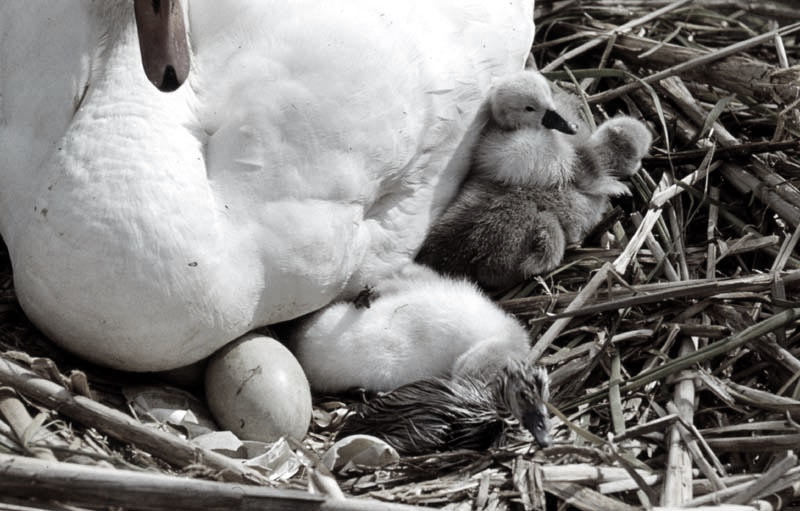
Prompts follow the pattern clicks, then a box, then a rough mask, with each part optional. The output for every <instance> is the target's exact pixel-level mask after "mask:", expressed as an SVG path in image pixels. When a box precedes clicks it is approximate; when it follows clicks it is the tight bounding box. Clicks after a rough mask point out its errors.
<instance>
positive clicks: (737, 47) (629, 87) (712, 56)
mask: <svg viewBox="0 0 800 511" xmlns="http://www.w3.org/2000/svg"><path fill="white" fill-rule="evenodd" d="M797 30H800V23H794V24H792V25H788V26H786V27H783V28H781V29H779V30H774V31H771V32H767V33H765V34H760V35H757V36H755V37H751V38H750V39H746V40H744V41H740V42H738V43H734V44H731V45H730V46H726V47H725V48H720V49H719V50H716V51H713V52H709V53H705V54H702V55H700V56H698V57H695V58H693V59H691V60H688V61H684V62H681V63H680V64H676V65H674V66H672V67H669V68H667V69H664V70H662V71H659V72H657V73H653V74H652V75H649V76H647V77H645V78H642V79H641V80H637V81H635V82H631V83H628V84H625V85H623V86H621V87H617V88H616V89H612V90H609V91H605V92H601V93H599V94H595V95H594V96H590V97H589V98H588V100H587V101H589V103H592V104H594V103H604V102H606V101H609V100H611V99H614V98H618V97H620V96H622V95H623V94H627V93H628V92H631V91H633V90H636V89H638V88H640V87H642V86H643V85H645V84H652V83H655V82H658V81H659V80H663V79H664V78H667V77H670V76H674V75H678V74H680V73H682V72H685V71H687V70H689V69H693V68H697V67H701V66H705V65H708V64H710V63H712V62H715V61H717V60H720V59H723V58H725V57H728V56H730V55H735V54H736V53H739V52H741V51H743V50H746V49H748V48H751V47H753V46H757V45H759V44H762V43H764V42H766V41H769V40H771V39H772V38H774V37H775V36H776V35H789V34H791V33H793V32H796V31H797Z"/></svg>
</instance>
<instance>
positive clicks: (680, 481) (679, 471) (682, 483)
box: [661, 338, 696, 506]
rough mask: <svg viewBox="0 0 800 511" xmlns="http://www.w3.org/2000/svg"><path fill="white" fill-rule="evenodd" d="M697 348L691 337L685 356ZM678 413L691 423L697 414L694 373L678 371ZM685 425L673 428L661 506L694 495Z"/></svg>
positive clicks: (682, 352) (686, 342) (682, 353)
mask: <svg viewBox="0 0 800 511" xmlns="http://www.w3.org/2000/svg"><path fill="white" fill-rule="evenodd" d="M695 352H696V351H695V347H694V345H693V344H692V341H691V340H690V339H688V338H686V339H684V340H683V344H682V346H681V350H680V356H681V357H688V356H690V355H691V354H692V353H695ZM673 399H674V400H675V403H676V408H677V412H678V415H679V416H680V417H681V419H682V420H683V421H684V422H686V423H687V424H691V423H692V417H693V416H694V381H693V379H692V378H691V374H688V373H686V372H685V371H682V372H681V373H678V381H677V383H676V384H675V391H674V398H673ZM681 427H682V426H681V424H680V423H679V422H675V423H674V424H672V426H671V427H670V430H669V436H668V438H669V444H668V458H667V472H666V474H665V475H664V488H663V491H662V492H661V505H663V506H680V505H682V504H683V503H684V502H686V501H687V500H689V499H691V498H692V456H691V455H690V453H689V450H688V449H687V447H686V445H685V444H684V443H683V442H682V438H681V430H680V428H681Z"/></svg>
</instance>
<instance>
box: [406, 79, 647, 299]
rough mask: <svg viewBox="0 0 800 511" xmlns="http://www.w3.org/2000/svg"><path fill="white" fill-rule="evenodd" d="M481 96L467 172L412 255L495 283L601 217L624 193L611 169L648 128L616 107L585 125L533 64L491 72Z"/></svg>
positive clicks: (544, 264) (506, 282) (526, 273)
mask: <svg viewBox="0 0 800 511" xmlns="http://www.w3.org/2000/svg"><path fill="white" fill-rule="evenodd" d="M486 101H487V102H488V103H489V111H490V112H491V116H490V119H489V120H488V122H487V124H486V126H485V127H484V128H483V130H482V132H481V134H480V137H479V140H478V142H477V143H476V145H475V147H474V148H473V151H472V163H471V167H470V171H469V174H468V175H467V178H466V180H465V182H464V183H463V184H462V187H461V190H460V192H459V194H458V195H457V196H456V198H455V199H454V201H453V202H452V203H451V204H450V205H449V206H448V208H447V209H446V210H445V212H444V213H443V214H442V216H441V217H440V218H439V219H438V220H437V221H436V222H435V223H434V225H433V226H432V228H431V229H430V231H429V233H428V236H427V238H426V239H425V242H424V243H423V245H422V248H421V250H420V252H419V254H418V255H417V262H420V263H422V264H425V265H427V266H430V267H432V268H434V269H435V270H437V271H439V272H442V273H444V274H448V275H466V276H469V277H470V278H472V279H473V280H475V281H476V282H478V283H479V284H480V285H481V286H482V287H484V288H486V289H495V288H502V287H508V286H511V285H513V284H516V283H518V282H520V281H521V280H524V279H526V278H529V277H531V276H533V275H539V274H543V273H546V272H548V271H550V270H552V269H554V268H556V267H557V266H558V265H559V264H560V263H561V261H562V259H563V257H564V251H565V249H566V246H567V245H568V244H574V243H579V242H581V241H582V240H583V238H584V237H585V236H586V234H587V233H588V232H589V231H590V230H591V229H592V228H593V227H594V226H595V225H597V223H598V222H599V221H600V220H601V219H602V216H603V214H604V212H605V211H606V209H607V207H608V198H609V197H612V196H618V195H624V194H628V193H629V191H628V188H627V187H626V186H625V185H624V184H623V183H621V182H620V181H619V178H625V177H628V176H630V175H632V174H634V173H635V172H636V171H637V170H638V169H639V168H640V166H641V159H642V157H643V156H644V155H646V154H647V151H648V150H649V147H650V143H651V140H652V138H651V135H650V132H649V130H648V129H647V127H646V126H645V125H644V124H643V123H642V122H640V121H638V120H636V119H633V118H631V117H626V116H621V117H616V118H613V119H610V120H608V121H606V122H604V123H603V124H601V125H600V126H599V127H598V129H597V130H596V131H595V132H594V133H591V135H589V133H588V132H589V129H588V127H587V126H586V124H585V123H581V122H579V121H578V119H579V117H578V115H577V109H576V108H575V103H576V98H574V96H571V95H568V94H566V93H564V92H557V93H556V94H555V95H554V93H553V91H552V90H551V87H550V84H549V83H548V82H547V80H546V79H545V78H544V77H543V76H542V75H541V74H540V73H538V72H536V71H524V72H521V73H519V74H515V75H512V76H511V77H509V78H506V79H504V80H501V81H499V82H497V83H496V84H495V85H494V86H493V88H492V89H491V90H490V92H489V95H488V97H487V100H486ZM565 117H567V118H574V119H575V120H574V121H570V120H567V119H566V118H565ZM576 133H577V135H575V136H572V135H574V134H576Z"/></svg>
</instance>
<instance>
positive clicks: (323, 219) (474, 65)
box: [0, 0, 533, 370]
mask: <svg viewBox="0 0 800 511" xmlns="http://www.w3.org/2000/svg"><path fill="white" fill-rule="evenodd" d="M532 3H533V2H532V1H531V0H520V1H515V2H504V3H502V4H494V3H489V2H474V3H473V2H461V1H457V0H440V1H434V2H428V1H415V2H397V1H395V0H386V1H376V0H352V1H349V2H347V3H342V4H340V3H335V2H311V1H295V2H282V1H277V0H276V1H246V0H240V1H231V2H212V1H210V0H192V1H191V2H190V3H189V4H188V5H185V6H184V8H185V20H186V27H187V30H188V34H189V47H190V51H191V57H192V64H191V65H192V67H191V72H190V73H189V77H188V80H187V81H186V83H184V84H183V86H182V87H181V88H180V89H178V90H177V91H175V92H172V93H170V94H162V93H161V92H159V91H157V90H156V89H155V88H154V87H153V86H152V85H151V84H150V83H149V82H148V80H147V78H146V77H145V76H144V73H143V72H142V68H141V60H140V59H141V57H140V52H139V48H138V46H137V32H136V27H135V26H134V23H133V8H132V5H130V3H129V1H125V0H106V1H103V2H90V1H88V0H83V1H78V0H76V1H71V2H47V3H44V2H35V3H30V2H23V1H15V2H4V3H3V4H2V6H1V7H0V98H2V103H0V234H2V236H3V238H4V240H5V242H6V244H7V245H8V248H9V252H10V255H11V258H12V263H13V268H14V278H15V287H16V292H17V295H18V297H19V300H20V303H21V304H22V306H23V308H24V309H25V311H26V313H27V314H28V315H29V316H30V318H31V319H32V320H33V321H34V322H35V323H36V324H37V325H38V326H39V327H40V328H42V329H43V330H44V331H45V332H46V333H47V334H49V335H50V336H51V337H52V338H53V339H54V340H57V341H58V342H59V343H60V344H62V345H63V346H65V347H66V348H68V349H70V350H72V351H74V352H76V353H78V354H80V355H82V356H84V357H86V358H88V359H91V360H93V361H96V362H99V363H101V364H105V365H110V366H114V367H118V368H124V369H128V370H161V369H168V368H173V367H176V366H181V365H185V364H189V363H191V362H194V361H196V360H199V359H201V358H204V357H206V356H208V355H209V354H210V353H212V352H213V351H215V350H216V349H218V348H220V347H221V346H223V345H225V344H226V343H228V342H229V341H231V340H233V339H235V338H237V337H239V336H241V335H243V334H245V333H246V332H248V331H249V330H251V329H253V328H254V327H257V326H261V325H266V324H271V323H275V322H278V321H284V320H288V319H291V318H294V317H297V316H300V315H302V314H306V313H309V312H311V311H314V310H316V309H319V308H320V307H323V306H324V305H326V304H328V303H329V302H331V301H333V300H335V299H337V298H347V297H351V296H354V295H355V294H356V293H358V292H359V291H360V290H361V289H362V288H363V287H364V285H365V284H367V283H370V284H372V283H375V282H377V281H380V280H381V279H382V278H383V277H385V276H386V275H389V274H391V273H393V272H394V271H395V270H396V269H397V268H399V267H400V266H402V265H404V264H405V263H407V262H408V261H409V260H410V259H411V258H413V256H414V253H415V252H416V250H417V248H418V247H419V245H420V244H421V242H422V240H423V238H424V235H425V232H426V230H427V228H428V226H429V224H430V222H431V220H432V219H433V218H435V217H436V216H437V215H438V214H439V213H440V212H441V211H442V209H443V208H444V207H445V206H446V204H447V203H448V202H449V201H450V200H451V198H452V197H453V195H454V193H455V191H456V188H457V186H458V184H459V183H460V181H461V180H462V178H463V176H464V174H465V172H466V167H465V165H464V163H465V160H464V159H463V158H455V159H453V160H452V162H451V156H452V155H453V153H454V151H455V149H456V147H457V145H458V143H459V141H460V140H461V139H462V137H463V136H464V134H465V132H466V130H467V128H468V125H469V123H470V122H471V120H472V118H473V116H474V114H475V112H476V110H477V108H478V106H479V104H480V101H481V98H482V97H483V95H484V93H485V91H486V90H487V89H488V86H489V83H490V81H491V79H492V78H493V77H496V76H501V75H505V74H508V73H510V72H514V71H517V70H519V69H521V68H522V66H523V63H524V61H525V57H526V56H527V53H528V49H529V46H530V43H531V39H532V34H533V24H532V7H533V6H532ZM448 165H449V166H448Z"/></svg>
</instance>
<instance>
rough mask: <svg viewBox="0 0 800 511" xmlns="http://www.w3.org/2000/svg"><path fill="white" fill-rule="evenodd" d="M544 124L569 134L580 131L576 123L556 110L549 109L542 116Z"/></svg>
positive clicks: (548, 127) (546, 126)
mask: <svg viewBox="0 0 800 511" xmlns="http://www.w3.org/2000/svg"><path fill="white" fill-rule="evenodd" d="M542 126H544V127H545V128H547V129H551V130H558V131H560V132H562V133H566V134H567V135H574V134H575V133H577V132H578V127H577V126H575V124H573V123H571V122H569V121H567V120H566V119H564V118H563V117H561V116H560V115H558V113H557V112H556V111H555V110H547V111H546V112H545V113H544V117H542Z"/></svg>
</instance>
